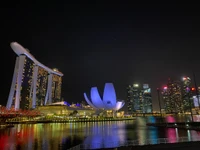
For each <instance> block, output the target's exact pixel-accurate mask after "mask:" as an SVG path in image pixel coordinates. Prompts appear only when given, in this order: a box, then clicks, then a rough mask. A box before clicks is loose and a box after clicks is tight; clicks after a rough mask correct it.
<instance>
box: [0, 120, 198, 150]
mask: <svg viewBox="0 0 200 150" xmlns="http://www.w3.org/2000/svg"><path fill="white" fill-rule="evenodd" d="M157 120H158V118H155V117H147V118H145V117H138V118H137V119H136V120H131V121H116V122H115V121H110V122H96V123H94V122H88V123H49V124H21V125H20V124H19V125H15V127H13V128H8V129H0V141H1V142H0V149H1V150H9V149H10V150H11V149H12V150H14V149H21V150H27V149H44V150H46V149H48V150H51V149H52V150H54V149H68V148H70V147H73V146H75V145H78V144H80V143H83V144H85V148H87V147H88V148H93V149H95V148H109V147H119V146H120V145H123V144H125V142H126V141H132V140H138V143H139V144H147V142H148V140H149V142H151V143H154V144H156V143H157V140H155V139H157V138H163V137H167V138H170V141H169V142H175V140H176V139H178V137H182V136H185V137H188V138H189V139H191V140H194V139H198V138H200V135H199V133H198V132H196V131H187V130H180V129H179V130H178V129H170V128H166V129H160V128H156V127H148V126H146V122H152V123H153V122H157ZM163 131H164V133H165V134H163ZM197 137H198V138H197Z"/></svg>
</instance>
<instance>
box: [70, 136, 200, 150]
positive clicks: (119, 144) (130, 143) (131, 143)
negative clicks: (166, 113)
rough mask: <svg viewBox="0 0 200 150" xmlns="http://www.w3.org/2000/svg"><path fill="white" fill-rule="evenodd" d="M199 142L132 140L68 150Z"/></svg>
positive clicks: (184, 140)
mask: <svg viewBox="0 0 200 150" xmlns="http://www.w3.org/2000/svg"><path fill="white" fill-rule="evenodd" d="M195 141H200V136H198V137H191V138H189V137H179V138H158V139H146V140H142V141H141V140H132V141H125V142H123V143H122V142H119V141H118V142H109V143H106V145H105V144H103V143H91V144H80V145H77V146H75V147H72V148H70V149H68V150H81V149H85V150H86V149H87V150H88V149H100V148H117V147H122V146H142V145H156V144H169V143H181V142H195Z"/></svg>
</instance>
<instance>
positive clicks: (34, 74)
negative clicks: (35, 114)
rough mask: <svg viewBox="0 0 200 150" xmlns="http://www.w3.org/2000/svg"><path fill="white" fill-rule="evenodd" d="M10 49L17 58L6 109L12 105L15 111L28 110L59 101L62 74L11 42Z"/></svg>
mask: <svg viewBox="0 0 200 150" xmlns="http://www.w3.org/2000/svg"><path fill="white" fill-rule="evenodd" d="M11 48H12V49H13V51H14V52H15V53H16V54H17V55H18V56H17V58H16V63H15V69H14V73H13V79H12V84H11V88H10V93H9V96H8V101H7V105H6V108H7V109H10V108H11V107H12V105H13V104H14V107H15V110H18V109H20V108H21V109H30V108H35V107H36V106H38V105H43V104H44V105H46V104H51V103H52V100H53V102H56V101H59V100H61V83H62V80H61V78H62V76H63V74H62V73H61V72H59V71H58V70H57V69H54V70H52V69H50V68H48V67H46V66H45V65H43V64H42V63H40V62H39V61H38V60H36V59H35V58H34V57H33V56H32V55H31V54H30V52H29V50H27V49H25V48H24V47H22V46H21V45H20V44H18V43H16V42H12V43H11ZM52 95H53V99H52Z"/></svg>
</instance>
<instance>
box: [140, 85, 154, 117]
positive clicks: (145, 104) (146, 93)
mask: <svg viewBox="0 0 200 150" xmlns="http://www.w3.org/2000/svg"><path fill="white" fill-rule="evenodd" d="M140 108H141V110H142V112H143V113H151V112H152V97H151V88H149V85H148V84H143V89H142V101H141V104H140Z"/></svg>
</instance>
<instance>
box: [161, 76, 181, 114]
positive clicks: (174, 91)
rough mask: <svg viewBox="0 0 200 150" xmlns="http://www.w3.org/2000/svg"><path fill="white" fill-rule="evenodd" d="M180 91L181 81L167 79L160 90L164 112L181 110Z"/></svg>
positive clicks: (179, 111)
mask: <svg viewBox="0 0 200 150" xmlns="http://www.w3.org/2000/svg"><path fill="white" fill-rule="evenodd" d="M181 92H182V91H181V82H179V81H173V80H171V79H169V80H168V84H167V86H166V87H164V88H163V92H162V96H163V100H164V103H165V112H166V113H181V112H183V101H182V94H181Z"/></svg>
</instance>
